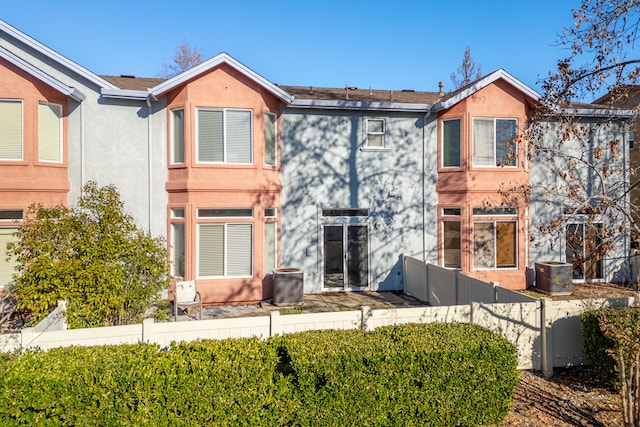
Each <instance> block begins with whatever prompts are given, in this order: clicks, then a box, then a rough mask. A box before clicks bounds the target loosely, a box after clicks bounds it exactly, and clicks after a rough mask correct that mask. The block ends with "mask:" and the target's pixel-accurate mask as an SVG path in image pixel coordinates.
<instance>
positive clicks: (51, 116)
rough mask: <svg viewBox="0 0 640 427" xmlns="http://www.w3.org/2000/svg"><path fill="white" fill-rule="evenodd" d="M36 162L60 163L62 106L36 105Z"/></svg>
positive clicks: (43, 103) (46, 103) (42, 103)
mask: <svg viewBox="0 0 640 427" xmlns="http://www.w3.org/2000/svg"><path fill="white" fill-rule="evenodd" d="M38 160H39V161H41V162H53V163H60V162H62V105H58V104H50V103H48V102H40V103H38Z"/></svg>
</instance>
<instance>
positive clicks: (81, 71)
mask: <svg viewBox="0 0 640 427" xmlns="http://www.w3.org/2000/svg"><path fill="white" fill-rule="evenodd" d="M0 31H4V32H5V33H7V34H9V35H10V36H11V37H13V38H15V39H17V40H18V41H20V42H22V43H24V44H26V45H27V46H29V47H30V48H32V49H34V50H36V51H37V52H40V53H42V54H43V55H45V56H47V57H48V58H50V59H52V60H54V61H55V62H57V63H58V64H60V65H62V66H64V67H66V68H68V69H69V70H71V71H73V72H75V73H76V74H78V75H80V76H82V77H84V78H85V79H87V80H89V81H90V82H92V83H95V84H96V85H98V86H100V87H101V88H103V87H106V88H111V89H117V87H116V86H114V85H112V84H111V83H109V82H108V81H106V80H104V79H101V78H100V77H98V76H97V75H96V74H93V73H92V72H91V71H89V70H87V69H86V68H84V67H81V66H80V65H78V64H76V63H75V62H73V61H71V60H70V59H67V58H65V57H64V56H62V55H60V54H59V53H58V52H56V51H54V50H52V49H50V48H48V47H47V46H45V45H43V44H42V43H40V42H38V41H37V40H35V39H33V38H31V37H29V36H28V35H26V34H24V33H23V32H21V31H19V30H17V29H15V28H13V27H12V26H11V25H9V24H7V23H6V22H4V21H3V20H1V19H0Z"/></svg>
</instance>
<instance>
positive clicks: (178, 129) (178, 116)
mask: <svg viewBox="0 0 640 427" xmlns="http://www.w3.org/2000/svg"><path fill="white" fill-rule="evenodd" d="M171 144H172V147H171V163H184V110H171Z"/></svg>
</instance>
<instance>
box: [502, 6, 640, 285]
mask: <svg viewBox="0 0 640 427" xmlns="http://www.w3.org/2000/svg"><path fill="white" fill-rule="evenodd" d="M638 6H640V0H607V1H605V0H582V3H581V6H580V7H579V8H577V9H575V10H573V11H572V12H573V20H574V23H573V25H572V26H571V27H569V28H566V29H565V30H564V32H563V34H562V35H561V36H560V38H559V44H560V45H561V46H564V47H566V48H568V50H569V53H570V54H569V56H568V57H567V58H564V59H561V60H559V61H558V68H557V70H556V71H555V72H552V73H550V74H549V75H548V76H547V78H546V79H544V80H543V81H542V82H541V87H542V89H543V91H542V92H543V93H542V96H541V98H540V100H539V103H538V105H537V107H536V108H534V109H532V113H531V117H530V120H529V123H528V124H527V126H526V129H524V128H525V126H524V124H523V126H522V127H523V130H522V134H521V135H522V137H521V138H522V139H521V140H520V141H518V142H519V144H518V146H519V147H522V148H526V150H527V151H526V154H527V156H528V160H529V161H530V178H529V182H528V183H527V184H524V185H522V184H518V185H513V184H511V183H505V184H504V189H503V190H504V191H503V192H504V195H505V196H506V198H507V201H506V202H507V203H510V202H511V203H512V202H513V199H517V198H520V197H525V198H526V199H528V203H529V204H530V206H531V210H530V218H531V225H532V229H531V236H530V237H531V239H532V240H534V241H535V242H534V247H536V248H545V249H540V251H539V252H538V254H550V255H552V256H558V255H560V254H561V253H562V252H563V251H564V256H566V261H567V262H573V263H574V268H576V269H578V270H574V274H583V275H584V277H583V278H584V279H585V280H588V279H590V278H591V279H595V278H599V279H602V278H604V277H603V276H604V273H603V272H602V270H603V269H604V267H603V266H604V262H605V261H607V262H609V264H608V267H607V269H608V271H609V273H613V274H614V278H616V275H617V279H618V280H621V281H622V280H627V279H628V272H627V267H628V266H627V265H626V263H625V259H626V256H627V255H628V253H625V249H626V248H627V246H626V245H627V242H628V236H629V234H631V235H632V236H633V235H640V233H639V232H640V228H638V225H640V223H636V221H635V220H634V219H636V218H638V217H639V216H638V213H640V211H639V210H638V204H637V203H635V202H634V200H633V198H632V197H630V185H629V181H630V177H629V175H630V173H631V174H632V173H633V170H634V169H633V168H631V169H630V168H629V167H628V159H627V157H626V153H627V149H626V146H625V144H628V142H629V141H628V140H627V137H626V132H625V131H626V130H627V129H629V125H630V123H631V122H632V120H633V118H634V117H633V114H632V113H630V112H629V111H628V110H627V111H620V110H618V109H617V107H619V106H621V103H620V102H619V101H620V100H621V99H622V98H623V97H627V96H628V93H629V92H628V89H629V85H633V84H635V83H636V82H637V79H638V71H639V69H638V66H639V65H640V62H639V60H638V59H636V58H632V57H631V56H633V54H635V53H637V51H635V49H634V43H635V41H636V37H637V33H636V30H637V25H638V19H639V16H638V12H639V7H638ZM607 92H608V93H610V94H613V95H614V96H609V97H607V98H603V99H606V105H594V104H582V103H578V102H577V101H583V100H585V99H589V100H593V99H594V98H595V97H596V96H599V95H603V94H604V93H607ZM625 108H626V106H625ZM634 229H635V230H636V231H635V232H634V231H633V230H634ZM557 240H560V242H561V244H560V245H558V244H556V243H555V242H556V241H557ZM560 248H564V249H560ZM534 250H536V249H532V251H534ZM614 265H615V267H612V266H614ZM580 268H582V271H580ZM589 269H591V271H587V270H589ZM589 274H591V275H592V276H593V277H588V276H589ZM596 276H599V277H596ZM574 277H575V276H574ZM634 279H635V278H634Z"/></svg>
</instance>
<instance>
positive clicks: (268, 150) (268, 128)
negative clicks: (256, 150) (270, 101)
mask: <svg viewBox="0 0 640 427" xmlns="http://www.w3.org/2000/svg"><path fill="white" fill-rule="evenodd" d="M277 121H278V117H277V116H276V115H275V114H271V113H264V163H265V164H266V165H270V166H275V165H276V160H277V153H278V138H277V135H278V133H277V129H276V123H277Z"/></svg>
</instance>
